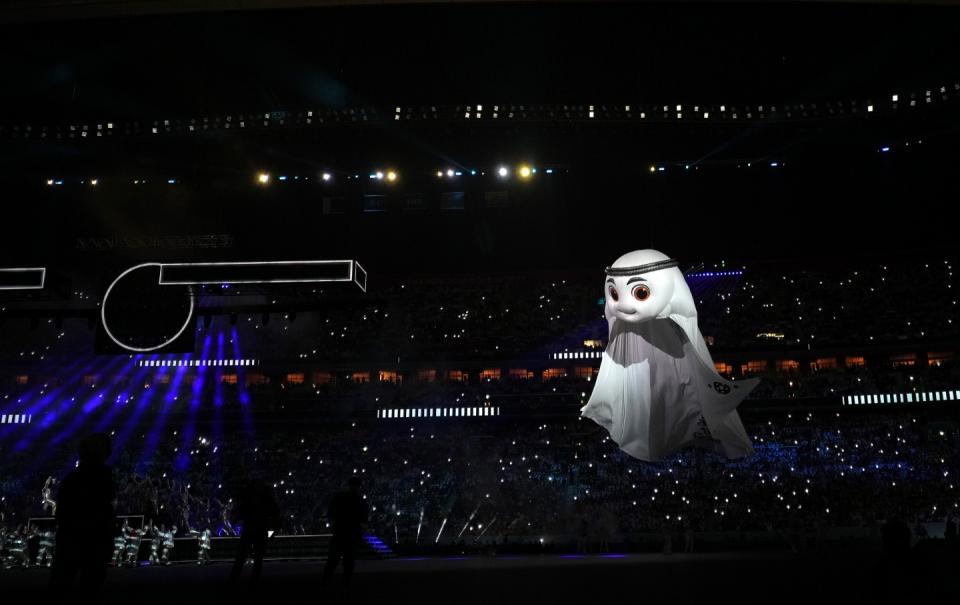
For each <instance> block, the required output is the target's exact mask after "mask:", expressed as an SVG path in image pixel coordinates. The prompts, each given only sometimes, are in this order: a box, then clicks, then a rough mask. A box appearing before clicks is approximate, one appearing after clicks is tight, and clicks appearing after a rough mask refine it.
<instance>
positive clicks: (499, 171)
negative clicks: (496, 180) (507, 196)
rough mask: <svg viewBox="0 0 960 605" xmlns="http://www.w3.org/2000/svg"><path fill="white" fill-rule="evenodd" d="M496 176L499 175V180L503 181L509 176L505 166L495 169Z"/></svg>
mask: <svg viewBox="0 0 960 605" xmlns="http://www.w3.org/2000/svg"><path fill="white" fill-rule="evenodd" d="M497 174H498V175H500V178H502V179H505V178H507V176H508V175H509V174H510V171H509V170H507V167H506V166H501V167H499V168H497Z"/></svg>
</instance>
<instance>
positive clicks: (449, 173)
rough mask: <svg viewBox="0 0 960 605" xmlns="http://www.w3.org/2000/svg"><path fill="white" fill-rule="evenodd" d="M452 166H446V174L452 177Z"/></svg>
mask: <svg viewBox="0 0 960 605" xmlns="http://www.w3.org/2000/svg"><path fill="white" fill-rule="evenodd" d="M453 174H454V173H453V168H447V176H449V177H453Z"/></svg>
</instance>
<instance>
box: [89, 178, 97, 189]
mask: <svg viewBox="0 0 960 605" xmlns="http://www.w3.org/2000/svg"><path fill="white" fill-rule="evenodd" d="M90 184H91V185H93V186H94V187H96V186H97V179H92V180H91V181H90Z"/></svg>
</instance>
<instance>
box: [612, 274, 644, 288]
mask: <svg viewBox="0 0 960 605" xmlns="http://www.w3.org/2000/svg"><path fill="white" fill-rule="evenodd" d="M635 281H647V280H646V279H644V278H642V277H640V276H639V275H637V276H636V277H631V278H630V279H628V280H627V285H628V286H629V285H630V284H632V283H633V282H635ZM607 282H609V283H611V284H612V283H614V282H613V278H612V277H608V278H607Z"/></svg>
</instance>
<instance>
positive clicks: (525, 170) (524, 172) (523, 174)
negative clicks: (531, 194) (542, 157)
mask: <svg viewBox="0 0 960 605" xmlns="http://www.w3.org/2000/svg"><path fill="white" fill-rule="evenodd" d="M517 174H519V175H520V178H521V179H529V178H530V176H531V175H532V174H533V171H532V170H531V169H530V167H529V166H527V165H526V164H524V165H523V166H520V168H518V169H517Z"/></svg>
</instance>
